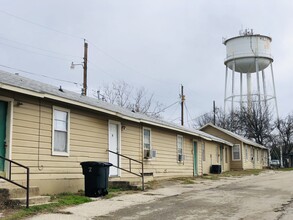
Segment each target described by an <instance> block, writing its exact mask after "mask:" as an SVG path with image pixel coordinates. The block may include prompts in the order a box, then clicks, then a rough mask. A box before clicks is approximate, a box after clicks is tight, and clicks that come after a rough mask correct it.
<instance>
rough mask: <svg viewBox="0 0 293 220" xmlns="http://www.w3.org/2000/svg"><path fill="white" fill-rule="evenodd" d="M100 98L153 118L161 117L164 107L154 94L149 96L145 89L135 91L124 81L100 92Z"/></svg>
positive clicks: (101, 89)
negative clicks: (155, 98)
mask: <svg viewBox="0 0 293 220" xmlns="http://www.w3.org/2000/svg"><path fill="white" fill-rule="evenodd" d="M99 96H100V98H101V97H102V99H103V100H104V101H106V102H109V103H111V104H115V105H118V106H121V107H124V108H128V109H130V110H131V111H134V112H140V113H143V114H146V115H149V116H152V117H156V118H158V117H161V115H160V114H161V113H162V112H163V105H162V104H161V103H159V102H158V101H155V100H154V94H148V92H147V90H146V89H145V88H143V87H141V88H139V89H134V88H133V87H132V86H131V85H129V84H128V83H126V82H124V81H116V82H113V83H112V84H110V85H105V86H103V87H101V88H100V90H99Z"/></svg>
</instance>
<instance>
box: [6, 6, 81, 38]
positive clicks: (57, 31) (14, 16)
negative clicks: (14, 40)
mask: <svg viewBox="0 0 293 220" xmlns="http://www.w3.org/2000/svg"><path fill="white" fill-rule="evenodd" d="M0 13H2V14H6V15H8V16H10V17H13V18H16V19H18V20H21V21H23V22H26V23H29V24H33V25H36V26H38V27H42V28H45V29H48V30H50V31H54V32H56V33H59V34H63V35H66V36H69V37H72V38H75V39H79V40H80V39H82V40H83V39H84V38H82V37H79V36H75V35H73V34H69V33H66V32H64V31H59V30H57V29H54V28H51V27H49V26H46V25H43V24H39V23H36V22H33V21H30V20H28V19H26V18H22V17H20V16H17V15H14V14H11V13H8V12H6V11H3V10H0Z"/></svg>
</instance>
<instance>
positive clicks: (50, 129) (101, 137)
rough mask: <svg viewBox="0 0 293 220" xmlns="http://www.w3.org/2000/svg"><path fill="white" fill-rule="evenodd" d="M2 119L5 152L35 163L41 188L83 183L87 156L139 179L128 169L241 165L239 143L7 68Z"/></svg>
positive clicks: (149, 172) (113, 172)
mask: <svg viewBox="0 0 293 220" xmlns="http://www.w3.org/2000/svg"><path fill="white" fill-rule="evenodd" d="M0 119H1V121H0V127H1V129H0V156H3V157H5V158H8V159H11V160H13V161H15V162H17V163H20V164H23V165H25V166H28V167H29V168H30V183H31V185H33V186H38V187H39V188H40V192H41V193H59V192H65V191H77V190H79V189H83V184H84V181H83V180H84V177H83V175H82V171H81V166H80V162H83V161H109V162H111V163H113V164H114V165H116V167H111V168H110V178H111V179H113V180H130V179H135V178H138V177H136V176H134V175H133V174H131V173H129V172H126V171H125V170H128V171H129V170H131V172H133V173H136V174H138V175H141V174H142V173H143V174H144V175H145V176H148V177H149V178H163V177H173V176H193V175H195V176H196V175H202V174H204V173H209V172H210V167H211V165H214V164H219V165H222V170H223V171H228V170H229V169H230V168H232V167H237V166H236V164H234V161H235V159H236V160H237V158H235V156H237V152H236V151H235V149H234V148H235V147H233V144H232V143H235V142H231V141H230V140H224V139H222V138H220V137H216V136H213V135H211V134H208V133H205V132H203V131H198V130H192V129H187V128H185V127H182V126H178V125H175V124H172V123H168V122H165V121H162V120H159V119H154V118H151V117H148V116H146V115H143V114H140V113H134V112H131V111H129V110H127V109H124V108H121V107H118V106H115V105H112V104H109V103H106V102H103V101H101V100H97V99H94V98H90V97H87V96H82V95H80V94H77V93H74V92H70V91H67V90H64V89H59V88H58V87H55V86H51V85H48V84H45V83H41V82H38V81H34V80H31V79H28V78H25V77H21V76H18V75H14V74H10V73H6V72H2V71H0ZM231 140H234V139H231ZM237 143H238V142H237ZM241 146H242V145H241ZM231 147H233V149H234V151H233V152H234V154H233V155H234V156H233V157H232V158H233V160H231V159H230V158H231ZM237 149H238V148H237ZM237 149H236V150H237ZM257 149H261V148H260V147H259V148H257ZM109 150H110V151H112V152H114V153H111V152H109ZM115 153H118V154H120V155H123V156H126V157H122V156H118V155H117V154H115ZM128 158H132V159H135V160H137V161H138V162H141V163H143V165H144V166H143V167H144V170H143V171H142V166H141V164H140V163H135V162H134V161H132V162H130V161H129V160H128ZM0 162H1V163H0V175H2V176H9V174H11V176H12V179H14V180H15V181H17V182H19V183H22V184H23V183H24V182H25V180H26V175H25V172H24V170H23V169H22V168H20V167H19V166H14V165H13V166H12V167H11V170H10V169H9V166H8V163H7V162H3V160H0ZM232 165H233V166H232ZM117 167H120V168H123V169H118V168H117ZM239 167H240V166H239Z"/></svg>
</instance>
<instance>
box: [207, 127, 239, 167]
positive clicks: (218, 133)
mask: <svg viewBox="0 0 293 220" xmlns="http://www.w3.org/2000/svg"><path fill="white" fill-rule="evenodd" d="M203 131H204V132H207V133H208V134H211V135H214V136H216V137H219V138H222V139H224V140H226V141H229V142H230V143H233V144H240V152H241V155H240V158H243V152H242V142H241V141H239V140H237V139H236V138H233V137H231V136H230V135H227V134H225V133H224V132H222V131H219V130H218V129H216V128H213V127H210V126H208V127H205V128H204V129H203ZM229 151H230V153H229V154H230V155H229V159H230V160H229V161H230V162H231V164H230V169H231V170H242V169H243V165H242V160H239V161H235V160H234V161H233V160H232V148H229Z"/></svg>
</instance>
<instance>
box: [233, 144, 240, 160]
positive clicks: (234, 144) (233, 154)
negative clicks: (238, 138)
mask: <svg viewBox="0 0 293 220" xmlns="http://www.w3.org/2000/svg"><path fill="white" fill-rule="evenodd" d="M236 146H238V148H239V159H235V158H234V152H233V148H234V147H236ZM232 160H233V161H240V160H241V148H240V144H234V145H233V146H232Z"/></svg>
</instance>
